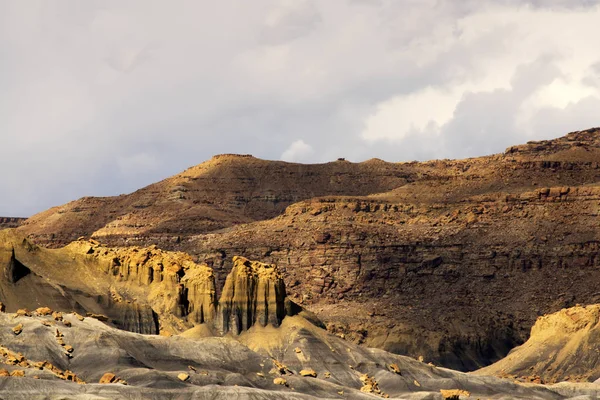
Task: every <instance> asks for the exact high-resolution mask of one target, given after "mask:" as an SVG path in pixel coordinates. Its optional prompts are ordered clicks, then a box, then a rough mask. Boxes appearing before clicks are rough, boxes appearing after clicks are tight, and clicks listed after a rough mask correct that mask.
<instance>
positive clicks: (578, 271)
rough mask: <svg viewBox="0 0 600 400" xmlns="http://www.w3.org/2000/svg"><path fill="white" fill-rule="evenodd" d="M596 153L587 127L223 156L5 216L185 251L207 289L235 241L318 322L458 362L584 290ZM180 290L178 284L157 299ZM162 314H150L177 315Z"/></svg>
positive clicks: (595, 298) (494, 356)
mask: <svg viewBox="0 0 600 400" xmlns="http://www.w3.org/2000/svg"><path fill="white" fill-rule="evenodd" d="M598 160H600V129H589V130H585V131H579V132H573V133H570V134H568V135H566V136H564V137H562V138H558V139H553V140H547V141H536V142H530V143H527V144H524V145H520V146H513V147H511V148H509V149H507V150H506V152H504V153H503V154H496V155H491V156H486V157H480V158H472V159H466V160H436V161H428V162H411V163H386V162H384V161H381V160H369V161H365V162H362V163H358V164H355V163H351V162H348V161H336V162H333V163H328V164H321V165H316V166H306V165H299V164H288V163H282V162H269V161H264V160H258V159H256V158H253V157H237V156H223V157H216V158H215V159H213V160H210V161H208V162H206V163H204V164H201V165H200V166H197V167H193V168H191V169H189V170H188V171H185V172H183V173H182V174H180V175H177V176H175V177H173V178H169V179H167V180H165V181H162V182H159V183H157V184H155V185H151V186H149V187H147V188H144V189H141V190H140V191H137V192H135V193H132V194H131V195H127V196H119V197H115V198H85V199H81V200H78V201H76V202H73V203H70V204H68V205H65V206H62V207H56V208H54V209H51V210H48V211H47V212H44V213H41V214H39V215H37V216H35V217H33V218H31V219H30V220H29V221H27V224H25V225H23V226H21V227H20V228H18V230H19V231H20V232H23V233H26V234H31V235H32V238H33V239H34V240H38V241H40V242H43V243H49V244H52V245H62V244H64V243H65V241H68V240H71V239H72V238H73V237H75V236H77V235H80V234H81V235H88V236H89V235H92V236H97V237H101V238H102V241H103V242H106V243H107V244H108V245H110V246H115V245H132V244H136V245H139V246H142V247H143V246H148V245H149V244H152V243H157V244H159V247H161V248H163V249H166V250H181V251H185V252H187V253H189V254H191V255H192V257H193V259H194V260H196V261H198V262H199V263H206V264H207V265H208V266H210V267H212V269H213V274H214V279H215V285H216V287H223V285H224V283H225V280H226V277H227V274H228V273H229V271H230V270H231V268H233V264H232V261H231V260H232V257H233V256H235V255H238V254H242V255H244V256H246V257H248V258H250V259H256V260H261V261H264V262H267V263H273V264H277V265H278V266H279V269H280V271H281V273H282V276H283V279H284V280H285V283H286V287H287V293H288V296H289V297H290V298H291V299H292V300H293V301H295V302H296V303H300V304H301V305H302V306H303V307H304V308H306V309H308V310H311V311H313V312H315V313H316V314H317V316H318V317H319V318H320V319H321V320H323V321H324V322H325V323H326V324H327V326H328V328H329V329H330V331H331V332H333V333H335V334H337V335H340V336H344V337H345V338H347V339H349V340H351V341H353V342H355V343H364V344H366V345H368V346H375V347H380V348H383V349H386V350H389V351H393V352H397V353H401V354H410V355H413V356H415V357H418V356H423V357H424V358H425V360H427V361H433V362H435V363H437V364H441V365H445V366H448V367H452V368H458V369H461V370H474V369H477V368H479V367H481V366H484V365H488V364H490V363H492V362H495V361H497V360H498V359H500V358H502V357H503V356H504V355H506V354H507V352H508V351H509V350H510V349H511V348H513V347H514V346H515V345H518V344H521V343H523V342H524V341H525V340H526V339H527V337H528V336H529V332H530V329H531V327H532V325H533V323H534V322H535V320H536V318H537V317H538V316H540V315H542V314H545V313H551V312H555V311H558V310H560V309H561V308H564V307H570V306H573V305H575V304H576V303H581V304H589V303H596V302H600V295H599V294H598V291H597V288H596V285H595V282H596V281H597V280H598V279H600V269H598V266H599V264H598V263H599V258H598V257H597V253H598V249H599V248H600V247H599V246H600V230H599V229H598V224H597V220H598V216H599V215H600V208H599V205H598V204H599V203H598V202H599V201H600V165H599V161H598ZM315 196H323V197H315ZM272 217H274V218H272ZM265 218H271V219H265ZM242 223H243V224H242ZM224 227H228V228H227V229H221V228H224ZM53 235H54V236H53ZM17 253H18V252H17ZM18 255H19V254H17V259H19V257H18ZM24 265H27V266H28V267H29V264H27V263H24ZM34 272H35V271H34ZM27 279H34V276H33V275H32V274H30V275H29V276H28V277H26V278H24V279H22V281H23V282H25V281H26V280H27ZM65 279H67V278H65ZM140 279H142V281H144V279H146V280H147V279H148V278H143V277H140ZM181 279H182V280H184V279H185V278H181ZM121 284H123V285H125V287H129V288H132V289H131V290H134V291H135V290H137V289H135V288H133V286H134V285H133V284H131V285H127V282H125V281H122V282H121ZM179 284H182V283H181V282H180V283H179ZM153 285H154V283H151V284H150V287H153ZM182 285H183V284H182ZM146 295H147V294H146ZM143 296H144V294H143V293H141V292H136V297H138V298H144V299H146V298H145V297H143ZM188 296H189V289H188ZM125 297H127V296H125ZM129 297H132V296H129ZM178 299H179V300H178ZM184 299H185V291H184V290H183V287H182V291H181V292H180V295H179V297H177V296H176V298H175V300H173V299H163V300H164V304H171V306H173V305H174V306H175V307H180V306H179V304H180V303H185V302H184V301H182V300H184ZM0 300H1V298H0ZM128 300H131V299H130V298H128ZM163 300H160V301H158V300H157V301H158V302H159V303H162V302H163ZM167 300H168V301H167ZM111 301H112V300H111ZM203 304H204V303H203ZM207 304H212V303H211V302H208V303H207ZM187 308H188V307H186V306H183V307H180V309H181V311H177V312H178V313H179V314H178V315H184V314H186V311H185V310H186V309H187ZM202 310H203V311H202V313H203V314H205V311H204V306H203V308H202ZM187 312H190V311H189V310H188V311H187ZM215 312H216V311H215ZM216 315H220V313H217V314H216ZM176 318H178V320H181V319H184V320H185V319H186V318H187V316H186V317H176ZM189 318H190V320H192V318H193V320H194V321H198V320H203V319H204V320H206V319H207V318H206V317H204V316H196V317H189ZM219 318H220V317H219ZM219 318H216V319H219ZM184 322H185V323H187V322H186V321H184ZM177 324H178V322H177V321H175V320H173V321H170V322H169V321H164V322H161V325H163V326H167V325H171V326H173V327H174V330H173V332H175V331H177V329H183V328H186V327H185V326H184V327H179V328H178V327H177ZM220 325H221V326H222V324H220ZM175 328H177V329H175Z"/></svg>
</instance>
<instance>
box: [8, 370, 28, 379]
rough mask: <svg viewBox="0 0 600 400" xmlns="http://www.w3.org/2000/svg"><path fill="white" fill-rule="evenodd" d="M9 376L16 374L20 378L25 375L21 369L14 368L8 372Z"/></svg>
mask: <svg viewBox="0 0 600 400" xmlns="http://www.w3.org/2000/svg"><path fill="white" fill-rule="evenodd" d="M10 376H16V377H19V378H21V377H23V376H25V371H23V370H22V369H15V370H14V371H13V372H11V373H10Z"/></svg>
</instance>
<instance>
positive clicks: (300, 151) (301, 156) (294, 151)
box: [281, 140, 314, 162]
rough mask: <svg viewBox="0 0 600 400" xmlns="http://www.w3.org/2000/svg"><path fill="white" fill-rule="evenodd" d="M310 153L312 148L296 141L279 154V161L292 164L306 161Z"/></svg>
mask: <svg viewBox="0 0 600 400" xmlns="http://www.w3.org/2000/svg"><path fill="white" fill-rule="evenodd" d="M312 153H314V150H313V148H312V147H310V146H309V145H308V144H306V143H304V141H303V140H296V141H295V142H294V143H292V144H291V145H290V147H288V148H287V149H286V150H285V151H284V152H283V154H281V160H282V161H292V162H297V161H303V160H306V159H308V158H309V157H310V155H311V154H312Z"/></svg>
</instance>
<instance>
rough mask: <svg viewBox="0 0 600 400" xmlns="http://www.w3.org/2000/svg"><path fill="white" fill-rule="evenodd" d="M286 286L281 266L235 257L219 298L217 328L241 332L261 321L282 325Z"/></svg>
mask: <svg viewBox="0 0 600 400" xmlns="http://www.w3.org/2000/svg"><path fill="white" fill-rule="evenodd" d="M285 298H286V293H285V285H284V283H283V278H282V277H281V275H280V274H279V272H278V270H277V267H276V266H275V265H273V264H263V263H261V262H257V261H250V260H248V259H247V258H244V257H233V268H232V269H231V272H230V273H229V275H228V276H227V279H226V280H225V285H224V287H223V293H222V295H221V299H220V301H219V315H218V322H217V328H218V330H219V332H221V333H222V334H224V333H227V332H232V333H234V334H239V333H241V332H242V331H245V330H248V329H249V328H250V327H251V326H253V325H255V324H258V325H260V326H266V325H267V324H271V325H272V326H275V327H277V326H279V324H280V323H281V321H282V320H283V318H284V317H285V315H286V310H285Z"/></svg>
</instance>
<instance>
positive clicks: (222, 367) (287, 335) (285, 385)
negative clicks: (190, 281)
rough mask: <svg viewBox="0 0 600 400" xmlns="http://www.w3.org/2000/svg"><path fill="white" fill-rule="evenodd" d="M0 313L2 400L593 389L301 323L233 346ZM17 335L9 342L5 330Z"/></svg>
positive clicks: (559, 395) (531, 397)
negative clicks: (419, 357) (428, 355)
mask: <svg viewBox="0 0 600 400" xmlns="http://www.w3.org/2000/svg"><path fill="white" fill-rule="evenodd" d="M61 317H62V319H61V320H57V319H55V318H53V317H52V316H44V315H41V314H38V313H36V315H32V316H24V315H17V314H5V313H0V342H2V347H1V348H0V362H1V363H2V364H4V365H1V366H0V367H1V368H0V392H1V393H2V398H4V399H11V400H12V399H32V398H47V399H59V398H69V399H81V400H84V399H97V400H100V399H115V398H119V399H140V398H144V399H161V400H162V399H179V400H185V399H231V398H243V399H317V398H319V399H365V400H366V399H376V398H387V397H390V398H402V399H414V400H417V399H423V400H424V399H432V400H442V399H462V400H464V399H466V398H467V396H470V397H469V398H486V399H507V398H510V399H527V400H538V399H552V400H559V399H578V400H586V399H593V398H597V396H598V395H600V386H598V385H594V384H574V383H561V384H557V385H552V386H543V385H532V384H527V383H520V382H513V381H511V380H506V379H500V378H495V377H490V376H474V375H468V374H464V373H460V372H455V371H451V370H447V369H444V368H437V367H435V366H432V365H427V364H425V363H422V362H419V361H416V360H414V359H410V358H407V357H402V356H397V355H393V354H391V353H387V352H385V351H382V350H375V349H367V348H364V347H359V346H356V345H353V344H351V343H348V342H346V341H344V340H342V339H339V338H337V337H335V336H333V335H330V334H327V332H325V331H324V330H322V329H319V328H317V327H315V326H314V325H312V324H310V323H308V322H306V321H305V320H304V319H303V318H302V317H299V316H295V317H289V318H285V319H284V320H283V323H282V325H281V326H280V327H279V328H275V327H273V326H267V327H260V326H259V325H257V326H254V327H252V328H251V329H250V330H248V331H246V332H244V334H243V335H242V336H239V337H205V338H190V337H184V336H174V337H169V338H166V337H162V336H151V335H140V334H135V333H130V332H125V331H121V330H117V329H114V328H111V327H108V326H106V325H104V324H102V323H101V322H99V321H97V320H95V319H93V318H80V317H78V316H77V315H74V314H63V315H62V316H61ZM15 326H19V327H20V331H19V333H18V334H15V333H14V327H15Z"/></svg>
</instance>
